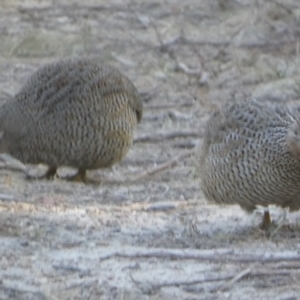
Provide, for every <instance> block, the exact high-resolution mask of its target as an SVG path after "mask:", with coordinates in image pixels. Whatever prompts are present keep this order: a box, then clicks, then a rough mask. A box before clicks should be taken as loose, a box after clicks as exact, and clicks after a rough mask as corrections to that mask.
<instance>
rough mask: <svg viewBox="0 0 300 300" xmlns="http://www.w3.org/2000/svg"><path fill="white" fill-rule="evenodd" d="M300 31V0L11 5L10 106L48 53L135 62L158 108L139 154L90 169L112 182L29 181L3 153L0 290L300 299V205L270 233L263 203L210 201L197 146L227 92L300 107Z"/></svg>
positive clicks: (3, 59) (6, 88) (1, 15)
mask: <svg viewBox="0 0 300 300" xmlns="http://www.w3.org/2000/svg"><path fill="white" fill-rule="evenodd" d="M299 26H300V3H299V1H297V0H286V1H277V2H276V1H273V0H272V1H271V0H270V1H267V0H266V1H263V0H219V1H211V0H199V1H197V0H186V1H178V0H173V1H172V0H165V1H147V0H112V1H104V0H102V1H96V0H95V1H92V0H85V1H79V0H78V1H73V0H62V1H55V0H52V1H51V0H40V1H38V0H35V1H33V0H25V1H24V0H16V1H15V0H1V1H0V35H1V42H0V100H1V102H2V103H3V102H4V101H9V99H10V98H11V96H13V95H14V94H15V93H16V92H17V91H18V90H19V89H20V87H21V86H22V84H24V82H25V80H26V78H28V76H29V75H30V74H32V73H33V72H34V71H35V70H36V69H37V68H38V67H40V66H41V65H43V64H44V63H46V62H49V61H53V60H56V59H58V58H62V57H69V56H82V55H89V56H97V57H99V58H101V59H102V60H103V61H106V62H109V63H111V64H113V65H115V66H117V67H118V68H120V70H122V72H123V73H125V74H126V75H128V76H129V77H130V78H131V80H132V81H133V82H134V83H135V85H136V86H137V87H138V89H139V90H140V91H141V92H142V93H143V96H144V101H145V103H144V118H143V120H142V123H141V124H140V126H139V127H138V130H137V133H136V140H135V143H134V145H133V147H132V149H131V151H130V153H128V155H127V157H126V158H125V159H124V161H122V162H121V163H120V164H118V165H116V166H115V167H114V168H112V169H109V170H97V171H95V172H89V176H90V177H93V178H97V179H99V185H85V184H81V183H71V182H66V181H64V180H60V179H55V180H53V181H46V180H28V179H26V176H25V174H24V172H22V170H23V169H24V166H22V165H21V164H18V163H17V162H13V161H11V160H8V161H7V160H6V159H5V158H1V159H0V166H1V170H0V299H120V300H121V299H122V300H132V299H149V300H154V299H155V300H162V299H174V300H175V299H182V300H196V299H280V300H288V299H289V300H292V299H300V286H299V282H300V231H299V229H300V212H296V213H292V214H291V213H289V214H288V222H289V225H288V226H285V227H283V228H282V229H281V230H280V231H279V232H278V233H277V234H276V235H275V236H273V237H272V238H270V237H268V236H267V235H266V234H265V233H264V232H263V231H261V230H260V229H259V227H258V225H259V222H260V219H261V217H262V213H263V210H262V209H261V208H259V209H258V211H257V213H255V214H254V215H248V214H246V213H245V212H244V211H242V210H241V209H240V208H239V207H238V206H229V207H221V206H216V205H214V204H211V203H208V202H207V201H206V200H205V199H204V198H203V195H202V192H201V187H200V183H199V179H198V178H197V168H195V166H196V164H195V160H196V158H195V156H194V155H193V151H194V149H195V148H196V146H197V144H198V143H200V142H201V135H202V133H203V126H204V124H205V122H206V121H207V119H208V117H209V115H210V114H211V113H212V111H213V110H214V109H215V108H217V107H218V106H219V105H221V104H223V103H225V102H227V101H232V100H233V99H240V98H244V97H255V98H257V99H259V100H261V101H264V100H265V99H269V100H272V101H278V102H279V101H281V102H285V103H288V104H289V105H293V106H295V109H296V108H297V105H298V104H297V103H299V102H298V101H299V99H300V71H299V70H300V56H299V49H300V44H299V37H300V30H299V28H300V27H299ZM13 167H14V168H15V169H18V170H12V168H13ZM26 168H30V170H31V169H32V170H34V171H38V172H40V171H42V169H41V167H38V168H37V167H34V166H31V167H30V166H26ZM60 172H61V174H62V175H63V174H64V173H66V172H72V170H68V169H61V170H60ZM271 215H272V217H273V218H274V219H275V220H277V221H278V220H279V219H280V218H281V217H282V215H283V211H282V210H280V209H278V208H276V207H272V208H271Z"/></svg>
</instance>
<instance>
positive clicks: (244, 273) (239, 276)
mask: <svg viewBox="0 0 300 300" xmlns="http://www.w3.org/2000/svg"><path fill="white" fill-rule="evenodd" d="M250 273H251V268H248V269H246V270H244V271H242V272H241V273H239V274H237V275H236V276H235V277H233V278H232V279H231V280H230V281H229V282H226V283H224V284H223V285H222V286H221V287H220V288H219V289H218V290H219V291H226V290H229V289H230V288H231V287H232V286H233V284H234V283H236V282H237V281H239V280H241V279H242V278H243V277H245V276H247V275H249V274H250Z"/></svg>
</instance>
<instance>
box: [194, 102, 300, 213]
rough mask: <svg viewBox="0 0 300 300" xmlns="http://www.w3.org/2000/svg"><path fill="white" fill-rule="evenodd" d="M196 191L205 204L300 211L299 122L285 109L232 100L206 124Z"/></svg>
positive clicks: (247, 208) (271, 104)
mask: <svg viewBox="0 0 300 300" xmlns="http://www.w3.org/2000/svg"><path fill="white" fill-rule="evenodd" d="M199 154H200V155H199V161H200V176H201V181H202V190H203V193H204V195H205V196H206V198H207V199H208V200H212V201H214V202H216V203H219V204H239V205H240V206H241V207H242V208H243V209H245V210H246V211H248V212H251V211H253V210H254V209H255V208H256V205H262V206H265V207H267V206H268V205H269V204H275V205H278V206H281V207H289V208H290V209H291V210H298V209H300V124H299V123H298V120H297V118H296V115H295V114H294V113H293V112H292V111H291V110H290V109H289V108H288V107H286V106H284V105H279V104H273V103H269V102H263V103H260V102H259V101H256V100H249V101H241V102H234V103H231V104H227V105H225V106H223V107H222V108H221V109H220V110H219V111H217V112H215V113H214V114H213V115H212V117H211V118H210V120H209V121H208V123H207V126H206V129H205V135H204V140H203V144H202V147H201V149H200V153H199Z"/></svg>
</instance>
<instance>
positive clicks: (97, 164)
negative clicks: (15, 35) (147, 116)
mask: <svg viewBox="0 0 300 300" xmlns="http://www.w3.org/2000/svg"><path fill="white" fill-rule="evenodd" d="M142 111H143V108H142V100H141V97H140V95H139V93H138V91H137V89H136V88H135V86H134V85H133V84H132V82H131V81H130V80H129V79H128V78H127V77H126V76H124V75H123V74H121V73H120V72H119V71H118V70H117V69H116V68H114V67H112V66H109V65H107V64H102V63H100V62H98V61H97V60H95V59H87V58H85V59H73V60H71V59H70V60H62V61H58V62H56V63H51V64H48V65H45V66H44V67H42V68H41V69H39V70H38V71H37V72H35V73H34V74H33V75H32V76H31V77H30V78H29V80H28V81H27V83H26V84H25V85H24V87H23V88H22V89H21V91H20V92H19V93H18V94H17V95H16V96H15V97H14V99H13V100H11V101H8V102H7V103H6V104H4V105H3V106H2V107H1V108H0V131H1V140H0V152H2V153H3V152H6V153H8V154H10V155H11V156H13V157H15V158H17V159H19V160H20V161H22V162H23V163H30V164H39V163H43V164H47V165H48V166H49V170H48V172H47V174H46V175H47V176H50V175H54V174H55V173H56V169H57V168H58V167H59V166H70V167H75V168H77V169H78V174H77V176H75V179H80V180H83V181H85V179H86V170H91V169H98V168H106V167H110V166H112V165H113V164H115V163H117V162H119V161H120V160H121V159H122V158H123V157H124V156H125V155H126V153H127V152H128V150H129V148H130V147H131V144H132V140H133V133H134V129H135V128H136V126H137V123H139V122H140V120H141V118H142Z"/></svg>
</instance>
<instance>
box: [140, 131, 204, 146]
mask: <svg viewBox="0 0 300 300" xmlns="http://www.w3.org/2000/svg"><path fill="white" fill-rule="evenodd" d="M187 137H194V138H200V137H202V132H200V131H191V130H187V131H171V132H170V131H168V132H159V133H154V134H151V135H150V134H144V135H140V136H139V137H137V138H136V139H135V140H134V143H142V142H144V143H145V142H161V141H164V140H169V139H175V138H187Z"/></svg>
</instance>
